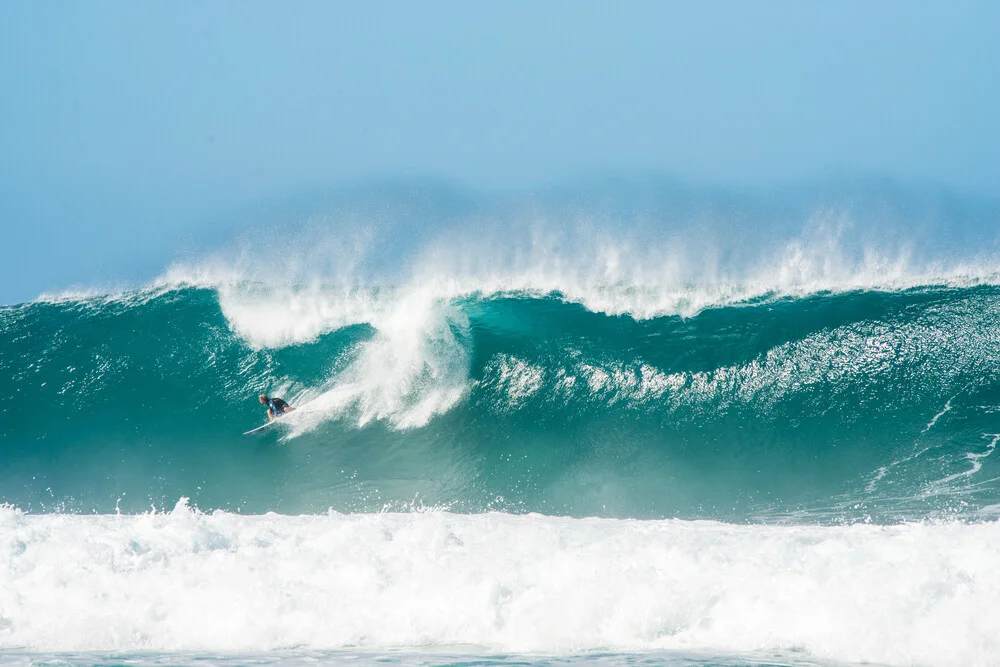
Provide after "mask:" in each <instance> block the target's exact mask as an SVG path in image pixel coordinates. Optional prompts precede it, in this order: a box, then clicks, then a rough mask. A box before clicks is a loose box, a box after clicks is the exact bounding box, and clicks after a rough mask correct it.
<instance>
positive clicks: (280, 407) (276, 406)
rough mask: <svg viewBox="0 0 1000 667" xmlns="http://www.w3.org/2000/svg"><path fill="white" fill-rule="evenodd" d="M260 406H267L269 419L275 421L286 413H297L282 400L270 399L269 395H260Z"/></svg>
mask: <svg viewBox="0 0 1000 667" xmlns="http://www.w3.org/2000/svg"><path fill="white" fill-rule="evenodd" d="M260 404H261V405H266V406H267V418H268V419H270V420H271V421H274V420H275V418H277V417H280V416H281V415H282V413H285V412H295V408H293V407H292V406H290V405H289V404H288V403H285V402H284V401H283V400H281V399H280V398H277V397H275V398H268V397H267V394H261V395H260Z"/></svg>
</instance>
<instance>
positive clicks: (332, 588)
mask: <svg viewBox="0 0 1000 667" xmlns="http://www.w3.org/2000/svg"><path fill="white" fill-rule="evenodd" d="M558 245H559V244H558V243H555V244H552V245H546V246H545V247H546V248H549V249H551V248H552V247H555V248H558ZM598 245H600V247H601V248H602V253H603V254H602V255H601V257H602V260H601V261H602V262H603V263H602V264H600V267H599V270H597V271H591V272H589V273H579V272H578V273H573V270H572V267H570V266H569V265H568V263H567V262H568V260H565V258H564V257H562V256H560V255H559V253H558V250H555V251H552V252H548V250H547V251H546V253H544V255H545V256H544V261H541V260H540V259H539V256H537V255H536V256H532V257H530V258H527V259H524V258H521V259H523V260H524V261H523V263H522V264H519V263H518V262H519V261H520V260H519V259H517V258H515V260H516V261H508V260H509V259H510V258H509V257H508V258H507V259H505V260H504V261H508V266H509V267H513V268H510V269H509V270H508V271H507V272H506V273H502V272H499V271H497V270H495V265H489V266H487V268H486V269H483V268H482V266H483V265H476V266H472V267H471V268H470V267H468V266H464V265H462V266H461V268H462V270H461V271H458V270H451V269H449V268H448V267H452V268H454V266H456V265H455V264H448V261H446V260H445V259H442V255H440V254H433V253H432V254H431V257H432V261H429V262H425V263H424V264H422V266H423V270H422V271H415V272H413V273H411V274H410V276H409V278H408V279H405V280H393V281H374V280H371V281H366V280H362V279H357V275H358V274H357V273H355V274H354V276H355V277H354V278H353V279H352V280H334V279H330V278H329V275H330V274H329V273H328V274H327V277H326V278H322V279H321V278H316V279H314V280H303V279H301V275H300V274H299V275H296V276H292V277H293V278H295V279H291V278H288V276H289V275H291V274H290V272H289V271H288V270H287V267H286V270H285V271H284V272H282V273H280V274H279V277H278V278H275V277H273V276H272V277H270V278H266V279H262V278H261V277H260V276H250V275H247V274H245V273H244V274H240V275H236V274H235V273H234V272H231V273H230V274H224V272H220V271H217V270H215V269H210V268H206V267H208V266H209V264H208V263H205V264H203V265H202V266H201V268H200V269H199V270H192V269H191V267H190V266H178V267H174V269H172V270H171V271H168V272H167V273H166V274H165V275H164V276H163V277H162V278H161V279H159V280H156V281H153V282H151V283H150V284H148V285H146V286H144V287H136V288H129V289H119V290H92V291H77V292H66V293H59V294H48V295H43V296H42V297H40V298H39V299H36V300H34V301H31V302H27V303H21V304H13V305H8V306H2V307H0V333H2V337H0V380H2V389H0V393H2V395H3V397H4V398H3V403H2V408H0V410H2V419H0V447H2V450H3V454H4V455H3V460H2V463H0V502H2V503H4V504H3V505H2V506H0V553H2V554H3V557H2V559H0V664H2V665H4V666H6V665H26V664H37V665H43V664H44V665H63V664H70V665H137V666H141V665H195V664H198V665H204V664H218V665H249V664H253V665H303V664H308V665H313V664H352V665H371V664H386V665H393V664H398V665H406V666H409V665H466V666H471V665H477V666H478V665H498V666H501V665H594V666H604V665H609V666H618V665H677V666H688V665H691V666H694V665H699V666H708V665H732V666H735V665H847V664H874V665H995V664H998V663H1000V566H998V563H1000V523H998V517H1000V455H998V454H996V448H997V444H998V442H1000V326H998V325H1000V278H998V274H997V273H996V272H993V271H991V270H989V269H988V268H986V269H984V268H982V266H981V265H976V266H973V265H971V264H968V263H966V264H962V265H955V266H953V267H942V266H941V265H933V266H932V265H930V264H928V265H927V266H926V267H924V269H921V270H914V269H913V266H912V265H906V266H903V265H901V264H899V263H898V262H896V263H894V262H889V263H885V262H881V261H876V260H875V259H872V257H870V256H867V255H864V254H862V255H861V256H860V259H858V260H857V261H854V262H853V263H850V262H849V263H848V264H847V265H846V267H845V266H841V265H838V267H839V268H838V267H834V268H833V269H831V268H830V266H829V264H824V263H823V262H824V261H827V260H829V258H830V257H831V256H832V257H834V258H836V257H839V256H838V255H831V253H830V252H829V248H825V249H824V250H823V252H822V253H820V254H819V255H816V254H812V255H811V254H809V249H808V248H807V247H805V246H803V245H802V244H799V245H795V244H793V245H790V246H788V245H786V246H783V252H784V251H789V252H790V253H791V254H790V255H788V257H787V258H786V259H787V260H788V261H785V262H784V263H780V262H779V263H774V264H771V265H762V264H759V263H758V264H755V265H754V266H755V267H756V268H757V269H758V271H757V272H756V273H755V274H754V276H755V278H754V279H750V278H748V277H747V276H748V275H750V274H749V273H748V274H746V275H744V276H743V278H741V279H738V280H737V279H731V280H721V279H720V280H715V281H711V280H708V278H707V277H706V276H707V275H708V274H707V273H701V274H699V275H697V276H695V277H693V278H692V277H691V272H690V271H689V270H687V269H684V268H683V267H682V268H681V269H678V264H677V263H676V262H671V261H670V260H669V258H667V257H666V256H663V257H660V259H656V257H654V256H652V255H650V252H652V251H649V252H647V251H648V248H647V249H642V248H640V250H642V253H645V254H643V257H645V263H644V264H642V266H643V267H645V268H643V269H642V270H639V269H637V268H636V267H637V266H639V264H638V263H636V261H635V256H636V255H635V253H636V252H639V250H636V248H635V247H633V249H632V252H633V254H632V255H629V254H628V253H625V252H623V251H621V249H620V248H618V249H615V248H610V247H609V246H607V245H601V244H598ZM536 247H537V246H536ZM642 253H640V254H642ZM461 254H462V253H461V252H457V253H453V255H449V257H452V258H453V256H454V255H461ZM654 254H655V253H654ZM651 257H652V259H651ZM816 257H821V258H822V260H823V261H821V262H820V263H819V264H818V265H817V264H816V262H815V261H813V260H815V258H816ZM810 258H811V259H810ZM483 261H484V262H486V260H483ZM487 264H488V262H487ZM750 264H752V263H748V264H747V266H750ZM805 265H808V267H809V268H808V269H804V268H803V266H805ZM526 266H528V267H534V268H532V269H531V270H528V269H527V268H525V267H526ZM761 266H763V267H764V268H763V269H761ZM817 266H819V269H817V268H816V267H817ZM622 267H625V268H622ZM591 268H593V264H591ZM713 271H714V269H713ZM220 276H221V277H220ZM260 393H268V394H271V395H277V396H281V397H283V398H284V399H285V400H287V401H288V402H289V403H290V404H291V405H293V406H295V407H297V408H298V410H297V411H296V412H295V413H292V414H289V415H287V416H285V417H284V418H283V419H282V422H281V423H280V424H279V425H277V426H276V427H274V428H272V429H269V430H268V431H265V432H264V433H262V434H259V435H254V436H243V435H242V433H243V432H244V431H246V430H248V429H251V428H253V427H255V426H258V425H260V424H262V423H263V421H264V420H265V419H266V415H265V414H264V409H263V407H262V406H261V405H260V404H259V403H258V401H257V395H258V394H260Z"/></svg>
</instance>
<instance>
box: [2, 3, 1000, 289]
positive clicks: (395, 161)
mask: <svg viewBox="0 0 1000 667" xmlns="http://www.w3.org/2000/svg"><path fill="white" fill-rule="evenodd" d="M997 26H1000V3H995V2H935V3H921V2H877V3H868V2H836V3H833V2H830V3H819V2H791V1H789V2H758V3H747V2H697V3H696V2H689V3H679V2H678V3H669V2H627V3H614V2H587V1H565V2H427V3H409V2H281V3H279V2H272V3H259V2H239V3H237V2H214V3H194V2H181V3H172V2H171V3H168V2H143V3H125V2H89V3H82V2H45V1H43V2H5V3H0V224H2V226H3V239H4V240H3V243H2V244H0V266H2V269H0V271H2V273H0V277H2V278H3V280H2V281H0V302H11V301H15V300H21V299H24V298H30V297H32V296H34V295H36V294H37V293H39V292H40V291H42V290H47V289H57V288H60V287H66V286H68V285H70V284H88V283H92V282H96V281H103V282H114V281H116V280H134V279H137V278H141V277H143V276H145V277H148V276H150V275H153V274H155V273H156V271H157V270H158V269H160V268H162V266H163V265H164V264H165V263H166V262H167V261H169V259H170V256H171V254H172V253H174V252H176V251H177V250H178V249H179V248H182V247H184V246H185V245H188V246H189V245H191V244H192V243H195V244H196V243H197V242H198V241H197V239H199V238H201V237H200V236H199V234H200V233H201V232H202V231H204V229H205V228H206V227H211V226H212V225H217V224H220V223H219V222H218V221H220V220H232V218H233V216H236V215H238V214H239V212H240V211H241V210H245V209H246V207H248V206H253V205H255V202H263V201H273V200H276V199H280V198H283V197H290V196H294V195H295V193H296V192H302V191H307V190H309V189H312V188H322V187H330V186H336V185H339V184H345V183H355V182H362V181H365V180H377V179H381V178H398V177H404V178H406V177H433V178H439V179H443V180H445V181H450V182H455V183H457V184H460V185H463V186H468V187H471V188H478V189H484V190H518V189H527V188H533V187H538V186H544V185H545V184H548V183H556V182H566V181H572V180H573V179H576V178H582V177H585V176H588V175H591V174H597V173H609V174H613V173H616V172H630V173H635V172H641V171H643V170H651V171H662V172H667V173H670V174H673V175H675V176H677V177H679V178H683V179H688V180H691V181H694V182H704V183H711V184H716V185H723V186H727V185H728V186H737V187H748V186H750V187H772V186H775V185H780V184H782V183H794V182H798V181H802V180H815V179H824V178H843V177H850V178H869V177H890V178H893V179H899V180H902V181H906V182H915V183H933V184H936V185H943V186H946V187H949V188H954V189H956V190H959V191H962V192H971V193H979V194H986V195H991V196H996V195H997V194H1000V123H998V122H997V118H1000V46H998V40H997V39H996V30H997Z"/></svg>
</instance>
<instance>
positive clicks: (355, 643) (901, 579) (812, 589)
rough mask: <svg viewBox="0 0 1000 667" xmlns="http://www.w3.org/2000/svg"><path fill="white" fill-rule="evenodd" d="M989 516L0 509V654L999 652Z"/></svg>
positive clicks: (953, 660)
mask: <svg viewBox="0 0 1000 667" xmlns="http://www.w3.org/2000/svg"><path fill="white" fill-rule="evenodd" d="M997 544H1000V524H997V523H981V524H960V523H949V524H929V523H921V524H906V525H897V526H891V527H887V526H872V525H863V524H862V525H852V526H840V527H818V526H793V527H788V526H785V527H774V526H771V527H768V526H759V525H758V526H753V525H731V524H722V523H716V522H690V521H680V520H662V521H637V520H611V519H568V518H555V517H546V516H541V515H522V516H514V515H506V514H481V515H455V514H449V513H445V512H438V511H431V512H422V513H410V514H377V515H370V514H369V515H340V514H334V513H331V514H329V515H326V516H322V515H320V516H297V517H293V516H282V515H276V514H267V515H257V516H239V515H234V514H228V513H225V512H215V513H213V514H202V513H199V512H197V511H194V510H191V509H189V508H188V507H187V505H186V503H185V501H184V500H182V501H181V502H180V503H178V505H177V507H176V508H175V509H174V510H173V511H171V512H168V513H148V514H145V515H133V516H116V515H91V516H70V515H41V516H32V515H25V514H22V513H21V512H20V511H18V510H15V509H10V508H8V509H3V510H0V550H2V551H3V552H4V553H6V554H7V557H6V558H5V559H4V561H3V562H4V565H3V568H2V570H0V582H2V585H0V610H2V612H0V614H2V617H0V647H2V648H4V649H11V648H15V647H21V648H26V649H30V650H33V651H84V650H86V651H90V650H103V651H134V650H157V651H164V650H165V651H224V652H230V651H240V652H257V651H269V650H275V649H292V648H294V649H296V650H325V649H340V648H345V647H353V648H355V649H366V650H367V649H413V648H421V647H433V646H456V645H472V646H478V647H480V648H481V650H486V651H516V652H524V653H532V652H533V653H568V652H569V653H571V652H579V651H590V650H614V651H635V650H684V651H716V652H726V653H740V652H749V651H763V650H778V651H783V650H800V651H805V652H806V653H807V654H809V655H812V656H815V657H816V658H820V659H829V660H842V661H856V662H862V661H864V662H878V663H884V664H890V665H903V664H934V665H988V664H996V662H997V660H998V659H1000V618H998V617H997V615H996V614H995V613H993V612H994V611H995V600H997V599H1000V577H998V576H997V574H996V568H995V563H996V562H997V557H998V555H1000V553H998V547H997Z"/></svg>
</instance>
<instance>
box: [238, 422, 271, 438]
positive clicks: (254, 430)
mask: <svg viewBox="0 0 1000 667" xmlns="http://www.w3.org/2000/svg"><path fill="white" fill-rule="evenodd" d="M277 423H278V420H277V419H276V420H274V421H269V422H267V423H266V424H264V425H263V426H258V427H257V428H252V429H250V430H249V431H245V432H244V433H243V435H255V434H257V433H261V432H262V431H265V430H267V429H269V428H271V427H272V426H274V425H275V424H277Z"/></svg>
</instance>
